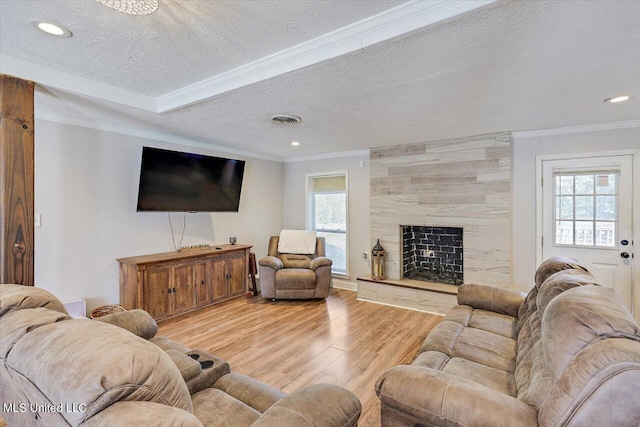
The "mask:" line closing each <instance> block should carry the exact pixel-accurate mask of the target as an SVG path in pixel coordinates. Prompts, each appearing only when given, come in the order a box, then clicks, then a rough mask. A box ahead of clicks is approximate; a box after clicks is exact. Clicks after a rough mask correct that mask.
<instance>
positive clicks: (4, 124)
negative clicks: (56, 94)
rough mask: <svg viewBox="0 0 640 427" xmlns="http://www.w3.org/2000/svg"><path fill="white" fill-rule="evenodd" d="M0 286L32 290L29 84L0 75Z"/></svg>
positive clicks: (30, 87)
mask: <svg viewBox="0 0 640 427" xmlns="http://www.w3.org/2000/svg"><path fill="white" fill-rule="evenodd" d="M0 111H1V113H0V191H1V192H2V193H1V194H0V238H1V245H0V283H18V284H21V285H28V286H33V280H34V262H33V261H34V228H33V227H34V224H33V221H34V188H33V185H34V184H33V183H34V178H33V175H34V157H33V155H34V139H33V128H34V119H33V82H28V81H25V80H21V79H18V78H15V77H11V76H6V75H0Z"/></svg>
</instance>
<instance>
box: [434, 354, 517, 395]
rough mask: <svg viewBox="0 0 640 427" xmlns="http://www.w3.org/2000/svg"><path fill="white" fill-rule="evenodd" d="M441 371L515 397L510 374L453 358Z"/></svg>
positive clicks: (512, 378) (514, 387) (514, 388)
mask: <svg viewBox="0 0 640 427" xmlns="http://www.w3.org/2000/svg"><path fill="white" fill-rule="evenodd" d="M442 371H444V372H448V373H450V374H453V375H456V376H458V377H461V378H467V379H468V380H471V381H475V382H477V383H478V384H482V385H483V386H485V387H489V388H491V389H493V390H496V391H499V392H501V393H504V394H508V395H509V396H515V395H516V382H515V379H514V377H513V374H512V373H510V372H505V371H502V370H500V369H495V368H491V367H489V366H486V365H483V364H481V363H476V362H473V361H471V360H468V359H463V358H461V357H454V358H452V359H451V360H449V363H447V364H446V365H445V366H444V369H442Z"/></svg>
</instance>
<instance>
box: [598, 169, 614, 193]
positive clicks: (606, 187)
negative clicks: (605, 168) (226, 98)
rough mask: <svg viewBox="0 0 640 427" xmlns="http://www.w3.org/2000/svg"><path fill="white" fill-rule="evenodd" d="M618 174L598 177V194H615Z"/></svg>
mask: <svg viewBox="0 0 640 427" xmlns="http://www.w3.org/2000/svg"><path fill="white" fill-rule="evenodd" d="M615 193H616V174H615V173H610V174H604V175H596V194H615Z"/></svg>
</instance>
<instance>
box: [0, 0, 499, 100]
mask: <svg viewBox="0 0 640 427" xmlns="http://www.w3.org/2000/svg"><path fill="white" fill-rule="evenodd" d="M495 2H497V0H411V1H408V2H406V3H403V4H400V5H398V6H396V7H394V8H391V9H388V10H386V11H383V12H381V13H379V14H377V15H374V16H371V17H368V18H366V19H363V20H361V21H358V22H355V23H353V24H350V25H347V26H345V27H342V28H339V29H337V30H335V31H332V32H330V33H327V34H324V35H321V36H319V37H316V38H314V39H311V40H308V41H306V42H304V43H300V44H298V45H296V46H293V47H290V48H287V49H284V50H281V51H279V52H276V53H274V54H272V55H269V56H265V57H263V58H260V59H258V60H256V61H253V62H250V63H248V64H245V65H242V66H240V67H237V68H234V69H232V70H229V71H227V72H224V73H221V74H218V75H215V76H212V77H209V78H207V79H205V80H201V81H199V82H196V83H193V84H190V85H187V86H185V87H183V88H181V89H178V90H175V91H173V92H169V93H166V94H164V95H160V96H158V97H157V98H154V97H152V96H148V95H144V94H141V93H137V92H133V91H130V90H126V89H122V88H118V87H115V86H112V85H109V84H105V83H100V82H97V81H94V80H91V79H87V78H85V77H80V76H76V75H74V74H71V73H67V72H64V71H59V70H55V69H53V68H49V67H45V66H42V65H38V64H34V63H31V62H28V61H23V60H21V59H17V58H13V57H10V56H6V55H0V72H1V73H2V74H9V75H13V76H16V77H19V78H22V79H26V80H31V81H34V82H36V83H38V84H40V85H43V86H49V87H53V88H57V89H61V90H64V91H67V92H71V93H76V94H80V95H88V96H91V97H94V98H98V99H103V100H106V101H111V102H116V103H119V104H123V105H128V106H130V107H135V108H140V109H142V110H146V111H151V112H154V113H164V112H167V111H173V110H177V109H179V108H183V107H186V106H189V105H192V104H195V103H198V102H202V101H206V100H208V99H210V98H212V97H214V96H216V95H220V94H222V93H225V92H228V91H231V90H234V89H238V88H240V87H243V86H247V85H250V84H253V83H257V82H260V81H263V80H267V79H270V78H273V77H276V76H279V75H282V74H285V73H289V72H291V71H295V70H299V69H301V68H304V67H308V66H311V65H314V64H317V63H320V62H323V61H326V60H329V59H332V58H336V57H339V56H342V55H345V54H348V53H351V52H356V51H359V50H362V49H364V48H366V47H368V46H371V45H373V44H376V43H380V42H383V41H386V40H390V39H393V38H395V37H398V36H401V35H403V34H407V33H411V32H413V31H416V30H419V29H421V28H423V27H426V26H429V25H433V24H436V23H439V22H443V21H447V20H450V19H452V18H454V17H458V16H460V15H463V14H465V13H468V12H471V11H473V10H476V9H479V8H483V7H485V6H488V5H490V4H492V3H495Z"/></svg>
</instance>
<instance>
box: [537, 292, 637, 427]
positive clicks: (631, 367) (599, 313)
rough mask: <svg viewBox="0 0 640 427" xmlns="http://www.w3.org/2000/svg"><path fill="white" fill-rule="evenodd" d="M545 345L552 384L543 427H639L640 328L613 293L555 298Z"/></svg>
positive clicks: (546, 325) (545, 328) (546, 318)
mask: <svg viewBox="0 0 640 427" xmlns="http://www.w3.org/2000/svg"><path fill="white" fill-rule="evenodd" d="M542 343H543V349H544V358H545V362H546V364H547V366H548V367H549V370H550V373H551V375H552V377H553V379H554V385H553V387H551V388H550V389H549V390H548V397H547V398H546V399H545V401H544V403H543V405H542V406H541V407H540V411H539V419H540V424H541V425H611V426H614V425H615V426H638V425H640V410H638V393H639V392H640V327H639V326H638V324H637V323H636V322H635V321H634V319H633V318H632V316H631V314H630V313H629V311H628V310H627V308H626V306H625V305H624V303H623V301H622V300H621V299H620V297H619V296H618V295H617V294H616V293H615V292H614V291H613V290H612V289H609V288H605V287H600V286H594V285H586V286H580V287H576V288H574V289H569V290H568V291H566V292H564V293H562V294H561V295H559V296H557V297H556V298H554V299H553V300H552V301H551V303H549V305H548V306H547V309H546V311H545V313H544V316H543V319H542Z"/></svg>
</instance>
